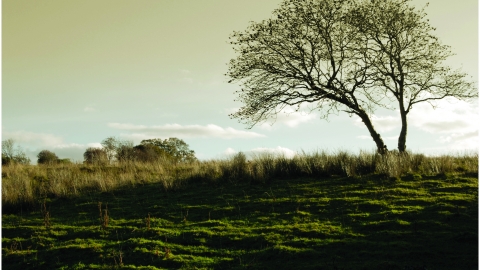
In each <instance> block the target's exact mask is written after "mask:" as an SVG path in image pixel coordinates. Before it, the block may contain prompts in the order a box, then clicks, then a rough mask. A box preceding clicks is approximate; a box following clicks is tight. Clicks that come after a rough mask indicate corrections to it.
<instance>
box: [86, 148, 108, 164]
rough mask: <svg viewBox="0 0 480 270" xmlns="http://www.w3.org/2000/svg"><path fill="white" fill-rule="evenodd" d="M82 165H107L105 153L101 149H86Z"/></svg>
mask: <svg viewBox="0 0 480 270" xmlns="http://www.w3.org/2000/svg"><path fill="white" fill-rule="evenodd" d="M83 159H84V163H86V164H92V165H106V164H108V156H107V153H106V152H105V151H104V150H103V149H102V148H94V147H90V148H88V149H87V150H86V151H85V153H84V154H83Z"/></svg>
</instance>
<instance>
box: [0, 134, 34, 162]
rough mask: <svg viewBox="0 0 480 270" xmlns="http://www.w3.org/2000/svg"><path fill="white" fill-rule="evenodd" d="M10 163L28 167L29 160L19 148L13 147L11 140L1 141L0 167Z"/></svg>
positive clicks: (13, 142) (13, 143)
mask: <svg viewBox="0 0 480 270" xmlns="http://www.w3.org/2000/svg"><path fill="white" fill-rule="evenodd" d="M12 163H17V164H24V165H28V164H30V159H29V158H28V157H27V155H26V154H25V152H24V151H23V149H22V148H21V147H20V146H17V147H15V141H14V140H13V139H7V140H4V141H2V165H9V164H12Z"/></svg>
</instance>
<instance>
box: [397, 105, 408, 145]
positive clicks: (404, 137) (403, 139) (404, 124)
mask: <svg viewBox="0 0 480 270" xmlns="http://www.w3.org/2000/svg"><path fill="white" fill-rule="evenodd" d="M400 118H401V119H402V129H401V130H400V135H399V136H398V151H399V152H400V153H405V151H406V150H407V145H406V142H407V112H406V111H405V108H403V104H400Z"/></svg>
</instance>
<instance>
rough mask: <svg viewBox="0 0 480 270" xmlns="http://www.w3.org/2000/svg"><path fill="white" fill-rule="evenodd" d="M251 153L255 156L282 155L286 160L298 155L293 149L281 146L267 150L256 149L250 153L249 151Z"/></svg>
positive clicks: (262, 148) (264, 148) (263, 148)
mask: <svg viewBox="0 0 480 270" xmlns="http://www.w3.org/2000/svg"><path fill="white" fill-rule="evenodd" d="M248 152H250V153H252V154H253V155H257V154H260V155H261V154H264V153H266V154H273V155H280V156H282V155H283V156H285V157H286V158H293V157H294V156H295V155H296V152H295V151H293V150H291V149H288V148H285V147H281V146H277V147H275V148H266V147H258V148H254V149H252V150H250V151H248Z"/></svg>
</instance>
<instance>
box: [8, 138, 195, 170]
mask: <svg viewBox="0 0 480 270" xmlns="http://www.w3.org/2000/svg"><path fill="white" fill-rule="evenodd" d="M101 145H102V147H89V148H88V149H87V150H86V151H85V153H84V154H83V159H84V161H83V162H84V163H85V164H93V165H108V164H113V163H115V162H118V163H125V162H142V163H153V162H160V161H164V162H170V163H174V164H179V163H191V162H194V161H197V158H196V157H195V152H194V151H193V150H190V148H189V146H188V144H187V143H185V142H184V141H183V140H181V139H178V138H168V139H165V140H162V139H149V140H143V141H141V142H140V144H139V145H134V144H133V142H131V141H122V140H119V139H117V138H115V137H108V138H106V139H105V140H103V141H102V142H101ZM37 158H38V159H37V163H38V164H40V165H43V164H45V165H53V164H70V163H72V162H71V161H70V159H60V158H59V157H58V156H57V155H56V154H55V153H54V152H52V151H49V150H42V151H40V153H38V155H37ZM10 164H30V159H29V158H28V157H27V156H26V154H25V153H24V151H23V150H22V149H21V148H20V147H18V146H17V147H15V143H14V141H13V140H12V139H8V140H5V141H2V165H10Z"/></svg>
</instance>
